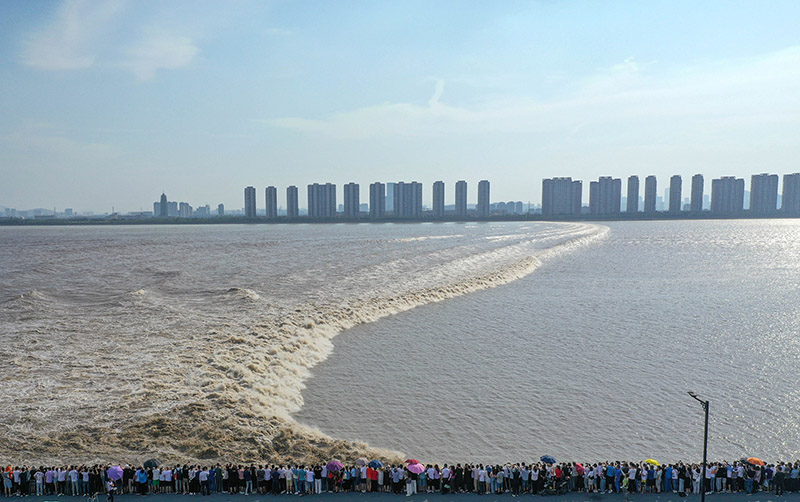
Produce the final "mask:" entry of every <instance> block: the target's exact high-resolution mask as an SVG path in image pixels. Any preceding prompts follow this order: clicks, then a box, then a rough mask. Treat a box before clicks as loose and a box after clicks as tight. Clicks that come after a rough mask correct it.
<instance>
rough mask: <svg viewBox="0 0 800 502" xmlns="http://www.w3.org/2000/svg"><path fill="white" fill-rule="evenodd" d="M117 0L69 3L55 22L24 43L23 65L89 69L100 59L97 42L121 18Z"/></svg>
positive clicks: (57, 15) (48, 68) (59, 68)
mask: <svg viewBox="0 0 800 502" xmlns="http://www.w3.org/2000/svg"><path fill="white" fill-rule="evenodd" d="M121 7H122V3H121V2H120V1H118V0H106V1H93V2H89V1H86V0H67V1H66V2H64V3H63V4H62V5H61V8H60V9H59V10H58V13H57V14H56V16H55V19H54V20H53V21H52V22H51V23H50V24H49V25H48V26H47V27H45V28H44V29H42V30H40V31H37V32H35V33H33V34H32V35H31V36H30V37H29V38H28V39H27V40H26V41H25V42H24V43H23V50H22V62H23V63H24V64H26V65H27V66H31V67H33V68H38V69H40V70H77V69H83V68H89V67H91V66H93V65H94V64H95V60H96V57H97V48H98V44H97V39H98V38H99V37H100V36H101V35H102V34H104V33H105V32H106V31H107V30H108V29H109V25H110V24H111V23H112V21H113V20H114V18H115V17H116V16H117V15H118V13H119V12H120V10H121Z"/></svg>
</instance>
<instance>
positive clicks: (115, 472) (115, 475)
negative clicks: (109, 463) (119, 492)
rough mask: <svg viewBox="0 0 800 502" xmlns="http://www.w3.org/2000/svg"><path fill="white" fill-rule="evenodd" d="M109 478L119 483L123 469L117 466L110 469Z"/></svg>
mask: <svg viewBox="0 0 800 502" xmlns="http://www.w3.org/2000/svg"><path fill="white" fill-rule="evenodd" d="M108 477H109V478H111V479H113V480H114V481H119V480H120V479H122V467H120V466H118V465H115V466H113V467H109V468H108Z"/></svg>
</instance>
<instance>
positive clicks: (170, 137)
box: [0, 0, 800, 212]
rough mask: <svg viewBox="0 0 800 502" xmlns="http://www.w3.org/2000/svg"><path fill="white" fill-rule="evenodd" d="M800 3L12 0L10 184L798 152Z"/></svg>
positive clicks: (2, 13) (91, 200)
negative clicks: (799, 27)
mask: <svg viewBox="0 0 800 502" xmlns="http://www.w3.org/2000/svg"><path fill="white" fill-rule="evenodd" d="M798 26H800V2H797V1H796V0H791V1H769V0H766V1H763V2H753V1H741V2H739V1H735V0H729V1H718V2H714V1H704V2H697V1H696V0H695V1H681V0H669V1H659V0H648V1H646V2H642V1H612V0H610V1H604V2H598V1H580V0H576V1H563V2H562V1H555V0H551V1H528V2H517V1H512V0H507V1H497V2H486V1H468V0H462V1H448V0H439V1H436V2H430V1H414V0H403V1H376V0H371V1H347V0H341V1H269V0H258V1H246V0H242V1H235V0H234V1H187V2H183V1H178V0H169V1H164V2H141V1H126V0H96V1H82V0H68V1H50V0H42V1H36V2H31V1H28V0H5V1H3V2H0V90H2V92H0V110H2V113H0V206H6V207H15V208H17V209H30V208H34V207H45V208H52V207H57V208H64V207H72V208H75V209H76V210H77V211H84V210H93V211H100V212H105V211H110V210H111V207H112V206H114V207H115V209H116V210H117V211H138V210H141V209H144V210H152V203H153V201H156V200H158V197H159V195H160V194H161V192H162V191H164V192H166V194H167V195H168V196H169V199H170V200H176V201H186V202H189V203H190V204H192V205H193V206H199V205H205V204H210V205H211V206H212V207H215V206H216V204H218V203H224V204H225V205H226V207H229V208H241V207H242V206H243V190H244V187H245V186H247V185H253V186H255V187H257V188H258V193H259V197H258V206H259V207H263V206H264V196H263V194H264V188H265V187H266V186H268V185H274V186H276V187H278V194H279V198H278V202H279V205H281V206H284V205H285V187H286V186H288V185H297V186H299V187H300V190H299V192H300V205H301V207H303V206H304V205H305V186H306V185H307V184H309V183H313V182H321V183H324V182H332V183H336V184H337V185H338V186H339V197H341V185H343V184H345V183H347V182H350V181H354V182H356V183H360V184H361V199H362V202H368V200H367V199H368V193H369V190H368V187H367V185H368V184H369V183H370V182H373V181H383V182H388V181H412V180H413V181H420V182H422V183H424V185H425V186H424V202H425V203H426V204H429V203H430V200H431V183H432V182H433V181H436V180H443V181H445V183H446V184H447V189H446V203H447V204H451V203H452V202H453V199H454V190H455V189H454V184H455V182H456V181H457V180H460V179H464V180H467V182H468V183H469V195H468V199H469V202H470V203H472V202H474V201H475V200H476V199H477V182H478V180H481V179H488V180H490V182H491V185H492V197H491V198H492V201H499V200H522V201H525V202H527V201H532V202H534V203H538V202H539V201H540V199H541V180H542V178H545V177H552V176H572V177H573V178H576V179H582V180H584V191H586V192H588V181H589V180H591V179H597V177H599V176H603V175H612V176H615V177H622V178H623V193H624V190H625V182H624V179H625V178H626V177H627V176H628V175H631V174H638V175H639V176H640V177H641V178H643V177H644V176H646V175H649V174H654V175H656V176H657V177H658V182H659V193H663V189H664V188H666V186H667V184H668V178H669V176H671V175H673V174H681V175H683V177H684V183H683V185H684V196H688V193H689V189H688V187H689V177H690V176H691V175H692V174H695V173H702V174H704V175H705V177H706V180H707V181H706V191H707V192H708V191H709V188H710V180H711V179H712V178H715V177H719V176H724V175H735V176H740V177H744V178H745V179H746V182H747V184H748V185H749V178H750V175H751V174H754V173H759V172H770V173H776V174H781V175H782V174H785V173H793V172H798V171H800V162H799V161H798V159H800V29H798Z"/></svg>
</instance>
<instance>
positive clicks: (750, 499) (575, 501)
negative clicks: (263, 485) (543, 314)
mask: <svg viewBox="0 0 800 502" xmlns="http://www.w3.org/2000/svg"><path fill="white" fill-rule="evenodd" d="M299 499H302V500H303V501H304V502H370V501H376V500H377V501H380V502H392V501H395V502H400V501H402V500H408V501H413V502H490V501H494V500H502V501H505V502H511V501H512V500H517V499H520V500H526V499H527V500H542V501H543V502H544V500H550V499H554V500H558V501H559V502H602V501H604V500H606V501H609V502H699V501H700V496H699V495H689V496H688V497H679V496H678V495H676V494H673V493H669V494H658V495H652V494H638V495H629V496H626V495H625V494H612V495H599V494H596V493H592V494H587V493H568V494H566V495H556V496H550V497H542V496H538V495H537V496H533V495H530V494H528V495H520V496H519V497H512V496H511V495H510V494H505V495H475V494H470V493H465V494H453V495H439V494H433V495H432V494H419V495H413V496H411V497H406V496H405V495H393V494H390V493H323V494H320V495H305V496H303V497H298V496H295V495H250V496H245V495H228V494H221V493H217V494H214V495H209V496H207V497H203V496H200V495H172V494H167V495H147V496H145V497H140V496H138V495H117V496H115V497H114V500H115V502H145V501H149V502H200V500H202V501H203V502H285V501H288V500H299ZM6 500H9V502H10V501H12V500H20V501H22V500H23V498H22V497H11V498H9V499H6ZM24 500H25V501H30V502H34V501H36V502H87V499H86V498H85V497H82V498H78V497H75V498H73V497H69V496H65V497H52V496H46V497H26V498H25V499H24ZM105 500H106V498H105V496H102V495H101V496H99V497H98V498H97V502H105ZM706 500H707V502H778V501H780V502H800V493H787V494H786V495H784V496H783V497H776V496H775V495H773V494H768V493H757V494H755V495H752V496H748V495H745V494H738V493H737V494H728V493H725V494H715V495H707V496H706Z"/></svg>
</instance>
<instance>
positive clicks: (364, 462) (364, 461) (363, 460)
mask: <svg viewBox="0 0 800 502" xmlns="http://www.w3.org/2000/svg"><path fill="white" fill-rule="evenodd" d="M356 465H359V466H360V465H367V459H366V458H364V457H361V458H359V459H357V460H356Z"/></svg>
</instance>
